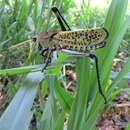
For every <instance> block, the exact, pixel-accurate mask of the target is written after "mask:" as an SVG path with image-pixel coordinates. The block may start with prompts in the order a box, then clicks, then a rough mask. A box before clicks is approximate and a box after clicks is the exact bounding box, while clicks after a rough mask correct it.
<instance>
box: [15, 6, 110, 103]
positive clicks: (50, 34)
mask: <svg viewBox="0 0 130 130" xmlns="http://www.w3.org/2000/svg"><path fill="white" fill-rule="evenodd" d="M52 11H53V12H54V14H55V15H56V17H57V19H58V22H59V24H60V27H61V30H62V31H60V32H58V31H56V30H50V31H47V32H40V33H38V34H37V35H36V36H34V37H33V38H32V40H27V41H25V42H28V41H33V42H36V43H37V44H38V49H39V51H40V55H42V56H44V57H46V61H45V65H44V67H43V69H42V72H43V71H44V70H45V69H46V67H47V66H48V64H49V62H50V58H51V54H52V53H53V52H54V51H61V52H63V53H65V54H67V55H71V56H76V57H90V58H92V59H95V64H96V73H97V81H98V89H99V92H100V94H101V95H102V96H103V98H104V101H105V103H107V100H106V97H105V95H104V94H103V91H102V88H101V82H100V74H99V67H98V57H97V56H96V54H95V53H85V51H89V50H95V49H98V48H103V47H104V46H105V44H106V39H107V38H108V31H107V30H106V29H105V28H103V27H97V28H91V29H82V30H75V31H72V30H71V28H70V27H69V25H68V23H67V22H66V20H65V19H64V18H63V17H62V15H61V13H60V11H59V10H58V9H57V8H56V7H53V8H52ZM25 42H22V43H21V44H24V43H25ZM16 46H17V45H16Z"/></svg>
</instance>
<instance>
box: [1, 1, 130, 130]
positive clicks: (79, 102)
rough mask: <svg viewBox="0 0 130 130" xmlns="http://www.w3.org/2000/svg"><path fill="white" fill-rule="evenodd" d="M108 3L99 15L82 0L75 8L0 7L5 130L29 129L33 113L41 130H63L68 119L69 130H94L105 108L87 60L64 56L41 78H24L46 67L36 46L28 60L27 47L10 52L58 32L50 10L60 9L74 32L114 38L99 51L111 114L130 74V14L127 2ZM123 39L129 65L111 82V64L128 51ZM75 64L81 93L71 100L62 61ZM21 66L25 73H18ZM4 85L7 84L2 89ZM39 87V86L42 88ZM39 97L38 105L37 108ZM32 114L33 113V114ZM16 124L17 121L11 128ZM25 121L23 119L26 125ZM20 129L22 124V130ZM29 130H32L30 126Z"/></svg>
mask: <svg viewBox="0 0 130 130" xmlns="http://www.w3.org/2000/svg"><path fill="white" fill-rule="evenodd" d="M106 3H107V5H106V7H105V8H103V9H101V8H100V7H96V8H92V7H91V4H90V0H88V1H85V0H82V2H81V6H77V5H76V4H75V2H74V1H73V0H71V1H70V0H69V1H68V0H65V1H61V0H50V1H47V0H44V1H42V0H38V1H37V0H29V1H26V0H19V1H17V0H15V1H13V0H2V1H0V19H1V20H0V68H1V70H0V74H1V77H0V78H1V85H0V87H1V91H3V90H4V91H5V92H6V93H4V98H3V99H2V100H1V104H0V105H1V106H2V105H3V104H4V108H2V107H1V115H2V116H1V119H0V124H2V125H1V126H0V128H1V129H2V130H4V129H5V130H7V129H9V128H10V129H12V130H15V129H16V130H17V129H21V130H24V129H27V128H28V126H29V124H30V123H29V122H30V120H31V119H32V115H33V113H35V118H36V120H37V124H36V125H35V127H37V129H41V130H44V129H45V130H47V129H48V130H49V129H57V130H61V129H63V127H65V125H64V120H65V118H68V115H70V116H69V119H68V130H73V129H74V130H75V129H77V130H78V129H84V128H85V129H87V128H88V129H94V128H95V125H94V123H93V122H95V121H96V119H97V117H98V115H99V109H101V108H103V107H104V104H103V101H102V98H101V96H100V95H99V94H98V91H97V84H96V74H95V67H94V66H92V65H91V61H90V60H89V59H88V58H81V59H78V60H77V59H76V58H72V57H66V56H65V55H63V54H59V55H60V56H59V57H58V59H57V60H56V62H54V64H52V66H50V67H49V69H48V70H47V71H46V74H42V73H41V72H34V73H29V74H24V73H25V72H30V71H31V70H37V69H39V67H41V64H42V63H43V60H42V57H40V56H39V54H38V52H37V48H36V46H34V47H33V51H32V56H31V57H30V58H28V52H29V47H28V45H24V46H21V47H18V48H15V49H12V50H9V49H8V47H10V46H11V45H13V44H16V43H19V42H21V41H24V40H27V39H30V38H31V37H32V36H34V35H35V34H36V33H37V32H41V31H47V30H50V29H52V28H53V29H57V30H60V27H59V24H58V22H57V20H56V18H55V16H54V15H53V14H52V12H51V7H52V6H57V7H58V8H59V10H60V11H61V14H62V15H63V16H64V18H65V19H67V21H68V23H69V25H70V27H71V28H72V29H78V28H82V29H84V28H90V27H96V26H105V27H106V28H107V29H108V31H109V34H110V36H109V39H108V41H107V46H106V48H104V49H102V50H98V51H96V53H97V55H98V56H99V64H100V70H101V76H102V86H103V88H104V91H105V93H106V95H107V97H109V98H108V104H107V105H106V106H105V107H106V108H107V107H109V103H110V102H111V100H112V99H113V98H114V96H115V95H116V94H118V93H119V92H120V91H122V87H123V85H122V86H120V87H119V84H118V82H119V81H120V83H122V81H123V77H124V76H125V74H127V73H128V72H129V70H130V69H129V66H130V59H129V58H128V56H129V35H130V28H129V22H130V16H128V14H129V10H128V12H127V13H126V9H127V5H128V0H124V1H122V0H112V1H108V0H107V1H106ZM110 3H111V4H110ZM117 7H120V8H117ZM108 10H109V11H108ZM86 14H87V15H86ZM127 16H128V17H127ZM104 23H105V24H104ZM127 28H128V30H127V33H126V34H125V32H126V29H127ZM124 34H125V37H124V40H125V43H126V44H125V45H127V48H125V52H126V51H127V53H126V54H127V59H128V60H127V62H126V64H125V66H124V68H123V69H122V71H121V72H120V73H118V74H117V77H116V78H115V79H114V80H111V79H110V73H111V69H112V62H113V59H114V57H115V56H118V55H117V52H118V51H119V52H120V51H122V50H121V49H122V48H124V46H123V45H122V44H121V43H122V37H123V36H124ZM119 48H120V49H119ZM108 52H109V53H108ZM106 57H107V58H106ZM75 60H77V61H76V68H75V69H76V71H77V86H78V87H77V88H76V90H75V92H74V93H73V95H70V94H69V93H68V92H67V88H66V86H65V87H64V88H61V87H60V86H61V83H60V81H64V76H63V75H62V74H61V72H60V70H61V68H62V64H63V61H64V62H65V63H68V62H70V61H74V62H75ZM57 63H59V66H58V67H54V66H55V64H57ZM19 66H21V67H20V68H16V69H14V68H15V67H19ZM23 66H24V67H23ZM9 68H10V69H9ZM106 70H107V71H106ZM14 74H15V75H14ZM84 77H87V79H85V80H84ZM45 80H46V81H45ZM3 81H5V83H6V84H3ZM41 81H43V82H41ZM94 81H95V82H94ZM39 83H40V84H41V86H40V87H39ZM86 83H87V84H86ZM113 90H114V92H113ZM112 92H113V93H112ZM2 94H3V93H2ZM36 94H37V96H36ZM14 95H15V97H14ZM46 95H48V102H46V100H45V97H46ZM35 96H36V97H37V98H36V99H37V100H38V101H35V103H34V104H33V100H34V98H35ZM13 97H14V98H13ZM12 98H13V100H12V101H11V99H12ZM36 99H35V100H36ZM10 101H11V103H10ZM8 103H10V105H9V106H8V108H7V109H6V111H5V112H4V113H3V111H4V110H3V109H5V108H6V106H5V105H7V104H8ZM32 106H33V107H32ZM14 108H15V109H14ZM30 108H32V109H31V111H30ZM10 113H11V114H10ZM14 114H16V116H15V117H13V116H14ZM81 117H82V118H81ZM12 118H14V120H15V121H14V122H13V123H12V121H11V120H12ZM21 118H23V121H22V122H21ZM19 123H21V124H20V125H19ZM5 124H6V125H5ZM7 124H8V125H7ZM30 129H33V127H32V126H30Z"/></svg>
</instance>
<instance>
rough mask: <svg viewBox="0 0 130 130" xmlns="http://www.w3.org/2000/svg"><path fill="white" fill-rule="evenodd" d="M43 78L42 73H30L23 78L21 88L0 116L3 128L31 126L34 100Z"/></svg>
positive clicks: (2, 129)
mask: <svg viewBox="0 0 130 130" xmlns="http://www.w3.org/2000/svg"><path fill="white" fill-rule="evenodd" d="M42 79H43V75H42V73H39V72H34V73H30V74H28V75H27V76H26V78H25V79H24V80H23V84H22V86H21V88H20V89H19V90H18V92H17V93H16V95H15V97H14V98H13V100H12V101H11V103H10V104H9V106H8V107H7V109H6V110H5V112H4V113H3V115H2V116H1V118H0V129H1V130H26V129H28V127H29V124H30V121H31V119H32V115H33V112H32V111H31V108H32V105H33V100H34V98H35V96H36V92H37V89H38V86H39V84H40V82H41V80H42Z"/></svg>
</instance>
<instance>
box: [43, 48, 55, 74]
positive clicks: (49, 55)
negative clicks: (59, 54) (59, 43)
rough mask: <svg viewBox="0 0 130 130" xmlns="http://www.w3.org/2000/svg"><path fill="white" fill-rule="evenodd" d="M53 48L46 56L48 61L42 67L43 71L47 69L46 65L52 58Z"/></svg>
mask: <svg viewBox="0 0 130 130" xmlns="http://www.w3.org/2000/svg"><path fill="white" fill-rule="evenodd" d="M52 52H53V50H49V52H48V56H47V58H46V61H45V64H44V67H43V68H42V70H41V71H42V72H43V71H44V70H45V69H46V67H47V66H48V64H49V62H50V58H51V54H52Z"/></svg>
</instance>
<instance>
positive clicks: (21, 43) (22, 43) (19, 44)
mask: <svg viewBox="0 0 130 130" xmlns="http://www.w3.org/2000/svg"><path fill="white" fill-rule="evenodd" d="M29 42H33V40H26V41H23V42H20V43H17V44H16V45H13V46H11V47H9V48H8V49H12V48H16V47H18V46H21V45H24V44H26V43H29Z"/></svg>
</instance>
